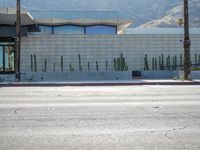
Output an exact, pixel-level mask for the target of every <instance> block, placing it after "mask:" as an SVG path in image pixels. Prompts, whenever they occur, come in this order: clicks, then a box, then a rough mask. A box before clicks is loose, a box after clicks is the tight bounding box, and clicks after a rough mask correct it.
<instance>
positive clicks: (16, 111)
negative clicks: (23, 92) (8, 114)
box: [14, 107, 23, 115]
mask: <svg viewBox="0 0 200 150" xmlns="http://www.w3.org/2000/svg"><path fill="white" fill-rule="evenodd" d="M22 109H23V107H20V108H18V109H16V110H15V111H14V113H15V115H17V114H18V111H20V110H22Z"/></svg>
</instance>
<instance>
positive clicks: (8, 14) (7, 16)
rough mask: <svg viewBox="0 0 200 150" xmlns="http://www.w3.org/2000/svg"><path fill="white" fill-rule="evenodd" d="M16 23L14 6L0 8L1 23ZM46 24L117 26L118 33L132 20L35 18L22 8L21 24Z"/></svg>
mask: <svg viewBox="0 0 200 150" xmlns="http://www.w3.org/2000/svg"><path fill="white" fill-rule="evenodd" d="M15 23H16V9H14V8H0V25H15ZM35 24H36V25H37V24H39V25H46V26H62V25H69V24H70V25H79V26H93V25H108V26H116V27H117V33H118V34H120V33H123V32H124V30H125V29H126V28H127V27H128V26H129V25H131V24H132V20H129V19H122V18H113V19H112V18H109V19H107V18H105V19H98V18H97V19H89V18H87V19H85V18H81V19H79V18H75V19H65V18H59V17H57V18H40V19H37V18H34V17H32V15H31V14H30V13H29V12H28V11H25V10H21V25H22V26H26V25H35Z"/></svg>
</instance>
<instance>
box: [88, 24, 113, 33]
mask: <svg viewBox="0 0 200 150" xmlns="http://www.w3.org/2000/svg"><path fill="white" fill-rule="evenodd" d="M86 34H89V35H90V34H116V27H112V26H103V25H101V26H100V25H99V26H91V27H86Z"/></svg>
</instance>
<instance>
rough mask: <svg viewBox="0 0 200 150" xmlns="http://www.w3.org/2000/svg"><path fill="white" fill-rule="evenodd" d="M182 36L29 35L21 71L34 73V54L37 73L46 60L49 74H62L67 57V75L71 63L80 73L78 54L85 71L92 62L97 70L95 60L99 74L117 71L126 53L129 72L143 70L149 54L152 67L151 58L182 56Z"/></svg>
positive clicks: (198, 46) (199, 40)
mask: <svg viewBox="0 0 200 150" xmlns="http://www.w3.org/2000/svg"><path fill="white" fill-rule="evenodd" d="M181 40H183V37H182V36H181V35H28V36H27V37H22V45H21V71H22V72H23V73H25V72H30V71H31V59H30V58H31V56H30V55H31V54H36V56H37V71H38V72H42V70H43V69H44V60H45V59H47V72H53V68H54V67H53V66H54V63H55V72H60V71H61V56H63V57H64V72H69V64H72V65H73V66H74V68H75V72H79V69H78V68H79V63H78V62H79V61H78V54H80V55H81V60H82V67H83V72H87V70H88V67H87V63H88V62H90V68H91V71H96V61H98V64H99V71H101V72H103V71H106V60H107V61H108V71H114V58H115V57H120V54H121V53H123V55H124V57H125V58H126V62H127V64H128V67H129V70H143V69H144V56H145V54H147V55H148V58H149V66H150V68H151V64H152V62H151V60H152V57H157V58H158V57H159V56H160V55H162V54H164V56H165V57H167V56H168V55H170V56H171V57H172V56H175V55H176V56H177V58H178V61H177V62H178V64H179V61H180V60H179V58H180V57H179V56H180V54H183V44H182V41H181ZM191 41H192V46H191V58H192V60H193V62H194V58H195V57H194V55H195V53H197V54H198V55H200V35H191Z"/></svg>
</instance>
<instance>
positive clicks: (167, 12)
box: [0, 0, 200, 27]
mask: <svg viewBox="0 0 200 150" xmlns="http://www.w3.org/2000/svg"><path fill="white" fill-rule="evenodd" d="M190 1H196V2H197V3H199V2H200V0H190ZM14 2H15V0H0V6H3V7H8V6H10V7H15V3H14ZM182 2H183V0H141V1H138V0H21V3H22V7H23V8H25V9H28V10H73V11H85V10H88V11H112V10H115V11H119V12H120V13H121V14H122V15H123V16H124V17H126V18H130V19H132V20H133V22H134V23H133V27H137V26H141V25H142V24H144V25H145V26H146V23H147V22H148V25H147V26H149V23H150V24H152V23H151V22H152V20H154V21H155V20H156V19H159V20H160V19H165V18H164V17H167V16H170V17H171V15H172V14H173V15H172V16H173V17H176V15H177V14H176V11H178V9H179V7H180V5H182ZM199 8H200V7H199ZM195 11H197V10H196V8H195ZM196 13H198V11H197V12H196ZM197 18H198V17H197ZM197 18H196V20H197V25H199V24H200V23H199V21H198V19H197ZM166 19H167V18H166ZM166 26H167V27H168V26H170V24H166ZM162 27H165V24H163V26H162Z"/></svg>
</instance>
